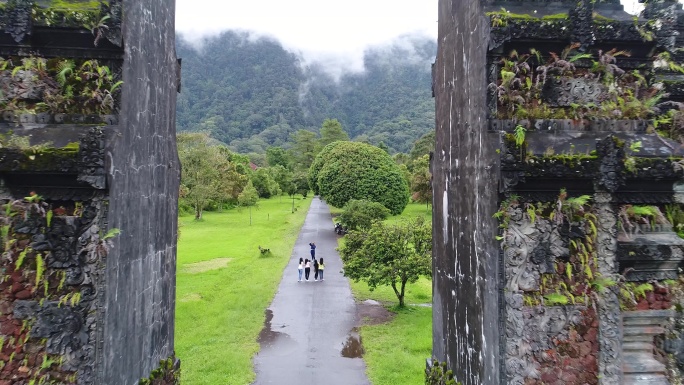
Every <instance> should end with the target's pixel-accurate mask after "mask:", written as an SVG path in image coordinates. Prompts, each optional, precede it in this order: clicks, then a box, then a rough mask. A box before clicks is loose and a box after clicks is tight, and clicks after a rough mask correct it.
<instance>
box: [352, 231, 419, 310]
mask: <svg viewBox="0 0 684 385" xmlns="http://www.w3.org/2000/svg"><path fill="white" fill-rule="evenodd" d="M340 252H341V255H342V261H343V263H344V275H345V276H347V277H349V278H351V279H353V280H356V281H364V282H366V283H368V286H369V288H370V289H374V288H376V287H377V286H380V285H389V286H391V287H392V289H393V291H394V293H395V295H396V296H397V299H398V300H399V306H400V307H403V306H404V294H405V292H406V285H407V284H408V283H414V282H416V281H417V280H418V278H420V277H421V276H425V277H430V276H431V274H432V228H431V226H430V225H429V224H427V223H426V222H425V221H424V220H423V219H422V218H417V219H416V220H414V221H411V222H405V223H402V224H385V223H383V222H376V223H374V224H373V225H372V226H371V227H370V228H369V229H368V230H359V231H352V232H350V233H349V234H347V236H346V238H345V243H344V246H343V247H342V248H341V249H340Z"/></svg>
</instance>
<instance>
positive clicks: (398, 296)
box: [392, 281, 404, 307]
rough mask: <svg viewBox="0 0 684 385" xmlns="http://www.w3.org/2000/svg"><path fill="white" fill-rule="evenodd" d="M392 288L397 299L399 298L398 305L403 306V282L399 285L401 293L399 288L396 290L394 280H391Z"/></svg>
mask: <svg viewBox="0 0 684 385" xmlns="http://www.w3.org/2000/svg"><path fill="white" fill-rule="evenodd" d="M392 290H394V294H395V295H396V296H397V299H398V300H399V307H404V285H403V283H402V286H401V293H400V292H399V290H397V284H396V282H394V281H392Z"/></svg>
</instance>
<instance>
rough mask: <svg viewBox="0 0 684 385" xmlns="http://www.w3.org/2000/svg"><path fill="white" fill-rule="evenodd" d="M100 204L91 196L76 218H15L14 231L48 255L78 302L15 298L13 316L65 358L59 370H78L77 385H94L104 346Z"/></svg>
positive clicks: (52, 267)
mask: <svg viewBox="0 0 684 385" xmlns="http://www.w3.org/2000/svg"><path fill="white" fill-rule="evenodd" d="M104 213H105V211H104V203H103V201H101V200H100V198H94V199H93V200H92V201H91V202H89V203H86V205H85V207H84V208H83V209H82V210H81V212H80V214H79V215H74V216H63V215H55V216H53V218H52V220H51V224H50V227H47V223H46V219H45V218H44V217H42V216H41V215H37V214H33V215H26V216H21V215H18V216H15V217H14V218H13V220H12V226H13V229H14V232H15V233H17V234H26V235H31V243H30V247H31V248H32V249H33V250H35V251H40V252H41V253H43V254H44V255H46V258H45V261H46V265H47V267H48V268H49V269H55V270H61V271H64V273H65V278H64V282H63V284H64V285H65V286H66V287H71V288H72V289H71V290H70V291H69V293H71V294H70V295H72V294H73V293H78V294H79V296H78V299H77V300H73V302H71V299H69V298H74V297H67V299H63V297H60V299H59V300H56V299H51V300H41V301H38V300H35V299H32V300H15V301H14V303H13V310H12V317H13V318H14V319H17V320H28V321H31V325H32V329H31V338H37V339H44V340H45V349H46V350H45V351H46V352H47V353H49V354H55V355H59V356H61V357H63V359H64V362H63V364H62V366H61V368H62V369H63V370H66V371H71V372H76V373H78V376H77V381H78V382H77V384H78V385H91V384H95V383H96V379H95V375H96V368H95V366H96V362H97V361H96V357H97V356H98V355H99V354H101V353H100V350H101V344H102V343H103V340H102V337H101V333H102V330H103V325H102V316H103V314H104V312H103V311H102V302H103V295H104V271H103V269H102V266H103V264H104V258H105V255H104V253H103V252H101V251H102V249H101V247H102V242H101V240H100V231H99V230H100V226H101V225H102V224H103V222H104ZM60 301H62V302H61V303H60Z"/></svg>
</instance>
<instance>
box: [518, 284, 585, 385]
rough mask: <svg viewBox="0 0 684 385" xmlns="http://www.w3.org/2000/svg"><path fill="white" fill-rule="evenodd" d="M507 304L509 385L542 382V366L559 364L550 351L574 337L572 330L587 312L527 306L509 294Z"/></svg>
mask: <svg viewBox="0 0 684 385" xmlns="http://www.w3.org/2000/svg"><path fill="white" fill-rule="evenodd" d="M506 305H507V309H506V310H507V311H506V313H507V314H506V346H505V352H506V363H505V371H506V377H507V381H506V383H507V384H516V385H524V384H526V383H527V382H526V381H529V380H530V379H536V380H542V379H543V374H542V366H543V365H549V364H551V365H553V366H555V365H556V364H555V363H553V361H554V357H553V356H552V355H550V354H549V353H548V352H549V351H550V350H553V349H556V348H557V344H558V342H559V341H567V340H568V339H569V338H570V327H575V326H577V325H579V324H581V323H582V322H583V321H584V315H583V312H585V311H586V310H587V309H586V308H585V307H582V306H551V307H544V306H535V307H528V306H523V296H522V294H513V293H506ZM563 369H567V368H563ZM555 370H556V371H558V368H555Z"/></svg>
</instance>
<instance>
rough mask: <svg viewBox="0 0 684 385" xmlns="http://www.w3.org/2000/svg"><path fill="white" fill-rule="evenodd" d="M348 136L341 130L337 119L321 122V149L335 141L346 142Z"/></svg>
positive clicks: (340, 124)
mask: <svg viewBox="0 0 684 385" xmlns="http://www.w3.org/2000/svg"><path fill="white" fill-rule="evenodd" d="M348 140H349V135H348V134H347V132H346V131H344V129H343V128H342V123H340V122H339V121H338V120H337V119H326V120H325V121H323V126H321V139H320V141H319V143H320V145H321V147H325V146H326V145H328V144H330V143H332V142H337V141H348Z"/></svg>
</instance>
